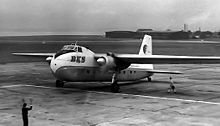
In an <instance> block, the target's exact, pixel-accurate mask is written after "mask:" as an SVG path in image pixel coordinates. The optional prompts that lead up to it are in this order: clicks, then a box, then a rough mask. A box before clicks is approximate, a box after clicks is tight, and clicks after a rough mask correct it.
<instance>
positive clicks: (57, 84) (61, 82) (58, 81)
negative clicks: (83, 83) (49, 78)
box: [56, 80, 64, 87]
mask: <svg viewBox="0 0 220 126" xmlns="http://www.w3.org/2000/svg"><path fill="white" fill-rule="evenodd" d="M56 87H64V82H63V81H61V80H56Z"/></svg>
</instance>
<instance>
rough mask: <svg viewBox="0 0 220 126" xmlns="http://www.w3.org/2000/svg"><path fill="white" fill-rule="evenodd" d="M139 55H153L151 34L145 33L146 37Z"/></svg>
mask: <svg viewBox="0 0 220 126" xmlns="http://www.w3.org/2000/svg"><path fill="white" fill-rule="evenodd" d="M139 55H142V56H144V55H152V38H151V36H149V35H144V39H143V41H142V44H141V48H140V51H139Z"/></svg>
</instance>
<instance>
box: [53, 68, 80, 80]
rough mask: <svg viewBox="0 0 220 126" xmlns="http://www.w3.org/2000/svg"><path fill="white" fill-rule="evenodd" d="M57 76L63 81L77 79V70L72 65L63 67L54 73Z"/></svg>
mask: <svg viewBox="0 0 220 126" xmlns="http://www.w3.org/2000/svg"><path fill="white" fill-rule="evenodd" d="M54 75H55V77H56V78H57V79H59V80H63V81H75V78H77V72H76V71H75V70H74V69H73V68H71V67H61V68H59V69H57V70H56V72H55V73H54Z"/></svg>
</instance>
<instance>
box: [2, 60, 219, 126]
mask: <svg viewBox="0 0 220 126" xmlns="http://www.w3.org/2000/svg"><path fill="white" fill-rule="evenodd" d="M219 67H220V65H219V64H212V65H207V64H204V65H199V64H197V65H193V64H192V65H155V69H162V70H178V71H182V72H184V74H183V75H172V77H173V80H174V83H175V86H176V88H177V93H176V94H174V93H167V88H168V87H169V76H170V75H162V74H155V75H154V76H153V81H152V82H147V81H146V80H141V81H138V82H122V83H120V84H121V87H120V89H121V90H120V93H111V92H110V88H109V84H110V83H109V82H102V83H101V82H90V83H87V82H86V83H78V82H77V83H67V84H66V85H65V87H64V88H56V87H55V84H54V82H55V78H54V77H53V76H52V74H51V73H50V69H49V66H48V64H47V63H41V62H30V63H6V64H0V71H1V72H0V81H1V83H0V97H1V98H0V103H1V104H0V117H1V119H0V125H1V126H19V125H20V126H21V125H22V117H21V107H22V99H25V101H26V102H27V103H28V104H32V105H33V110H31V111H30V112H29V124H30V126H39V125H46V126H133V125H135V126H136V125H137V126H148V125H149V126H166V125H167V126H170V125H179V126H182V125H184V126H186V125H196V126H197V125H199V126H200V125H201V126H213V125H216V126H217V125H219V124H220V120H219V117H220V83H219V82H220V78H219V76H220V69H219Z"/></svg>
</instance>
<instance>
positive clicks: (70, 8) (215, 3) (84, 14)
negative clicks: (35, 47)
mask: <svg viewBox="0 0 220 126" xmlns="http://www.w3.org/2000/svg"><path fill="white" fill-rule="evenodd" d="M219 15H220V0H0V33H12V32H21V33H28V32H30V33H31V32H36V33H44V32H47V33H50V34H59V33H89V34H91V33H94V34H96V33H99V34H104V32H105V31H109V30H136V29H138V28H152V29H154V30H166V29H171V30H182V29H183V24H184V23H185V24H188V26H189V29H190V30H192V31H195V30H198V29H199V27H201V29H202V30H211V31H219V30H220V20H219V19H220V16H219Z"/></svg>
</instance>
